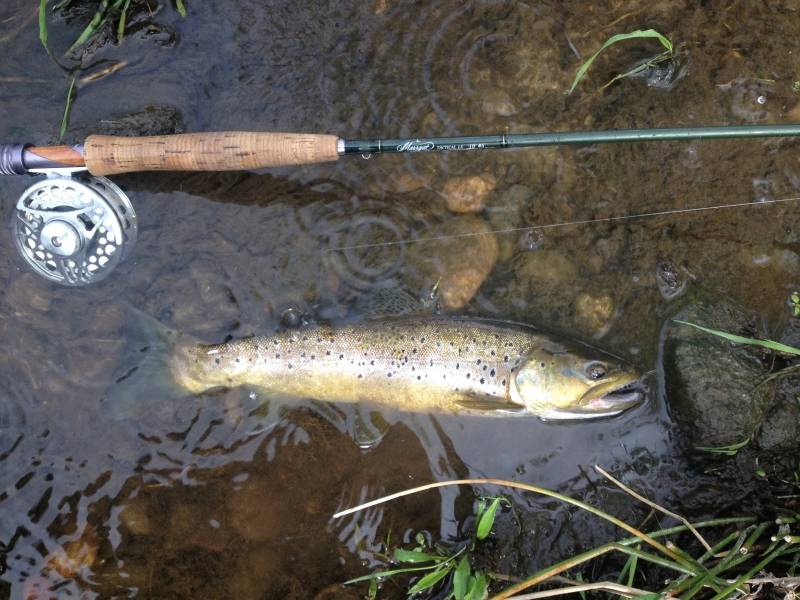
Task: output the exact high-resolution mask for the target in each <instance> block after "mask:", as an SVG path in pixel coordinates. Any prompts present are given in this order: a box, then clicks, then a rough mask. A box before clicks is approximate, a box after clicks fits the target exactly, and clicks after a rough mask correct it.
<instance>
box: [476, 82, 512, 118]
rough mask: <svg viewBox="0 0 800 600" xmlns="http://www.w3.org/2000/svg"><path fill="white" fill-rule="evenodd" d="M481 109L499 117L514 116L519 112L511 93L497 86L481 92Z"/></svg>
mask: <svg viewBox="0 0 800 600" xmlns="http://www.w3.org/2000/svg"><path fill="white" fill-rule="evenodd" d="M481 109H482V110H483V112H485V113H487V114H490V115H496V116H498V117H513V116H514V115H515V114H517V113H518V112H519V109H518V108H517V106H516V105H515V104H514V101H513V100H512V99H511V95H510V94H509V93H508V92H506V91H504V90H498V89H495V88H492V89H489V90H486V91H484V92H481Z"/></svg>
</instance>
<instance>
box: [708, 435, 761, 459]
mask: <svg viewBox="0 0 800 600" xmlns="http://www.w3.org/2000/svg"><path fill="white" fill-rule="evenodd" d="M749 443H750V438H749V437H748V438H747V439H746V440H744V441H743V442H737V443H736V444H731V445H730V446H695V450H700V451H702V452H709V453H711V454H724V455H725V456H736V453H737V452H739V450H741V449H742V448H744V447H745V446H747V444H749Z"/></svg>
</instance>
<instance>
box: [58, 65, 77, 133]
mask: <svg viewBox="0 0 800 600" xmlns="http://www.w3.org/2000/svg"><path fill="white" fill-rule="evenodd" d="M77 78H78V76H77V75H73V76H72V82H71V83H70V84H69V90H68V91H67V105H66V106H65V107H64V116H63V117H61V127H60V128H59V130H58V139H59V140H62V139H64V134H66V133H67V127H68V126H69V115H70V113H71V112H72V100H73V97H74V95H75V80H76V79H77Z"/></svg>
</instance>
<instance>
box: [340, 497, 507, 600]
mask: <svg viewBox="0 0 800 600" xmlns="http://www.w3.org/2000/svg"><path fill="white" fill-rule="evenodd" d="M501 504H506V505H508V506H511V503H510V502H509V501H508V500H507V499H506V498H504V497H502V496H496V497H482V498H479V499H478V503H477V506H476V509H475V513H474V514H475V522H476V523H477V525H476V527H475V532H474V537H473V538H472V539H471V540H470V542H469V543H467V544H464V545H462V546H461V548H459V549H458V550H456V551H453V552H450V553H447V554H445V553H443V552H441V551H439V550H436V549H435V548H428V547H427V544H426V541H425V537H424V536H423V535H422V534H421V533H418V534H417V535H416V538H415V541H416V542H417V545H416V547H414V548H413V549H411V550H406V549H403V548H395V549H394V552H393V553H392V555H391V559H392V562H395V563H398V564H403V565H415V566H411V567H400V568H397V569H390V570H387V571H378V572H376V573H371V574H369V575H364V576H363V577H356V578H355V579H351V580H349V581H346V582H345V585H350V584H354V583H359V582H362V581H369V582H370V588H369V592H368V597H369V598H376V597H377V593H378V581H379V580H381V579H384V578H387V577H394V576H397V575H404V574H414V573H419V574H422V573H425V574H424V575H422V577H421V578H420V579H419V580H418V581H416V582H415V583H414V585H412V586H411V587H410V588H409V589H408V595H409V596H413V595H415V594H418V593H420V592H423V591H426V590H432V589H433V588H435V587H436V586H439V587H443V588H444V590H445V591H448V592H449V596H448V597H452V598H454V599H455V600H482V599H483V598H484V597H485V596H486V590H487V588H488V585H489V576H488V575H487V574H486V573H484V572H482V571H481V570H480V569H474V568H473V566H472V563H473V561H472V554H473V552H474V551H475V547H476V543H477V542H479V541H482V540H485V539H486V538H487V537H489V534H490V533H491V531H492V527H493V526H494V521H495V517H496V515H497V509H498V508H499V507H500V505H501ZM387 550H388V542H387ZM432 552H434V553H432ZM387 558H388V557H387ZM440 584H441V585H440Z"/></svg>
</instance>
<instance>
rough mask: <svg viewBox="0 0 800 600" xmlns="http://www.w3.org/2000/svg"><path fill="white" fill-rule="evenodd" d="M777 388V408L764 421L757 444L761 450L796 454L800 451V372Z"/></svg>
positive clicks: (779, 384)
mask: <svg viewBox="0 0 800 600" xmlns="http://www.w3.org/2000/svg"><path fill="white" fill-rule="evenodd" d="M776 387H777V392H776V395H775V399H776V404H775V408H773V409H772V411H771V412H770V413H769V414H768V415H767V418H766V419H765V420H764V423H763V424H762V426H761V429H760V430H759V432H758V437H757V438H756V442H757V443H758V447H759V448H760V449H761V450H765V451H776V452H795V451H797V450H798V449H800V371H795V372H794V377H791V376H789V377H787V378H786V379H784V380H783V381H781V382H780V383H778V384H777V386H776Z"/></svg>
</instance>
